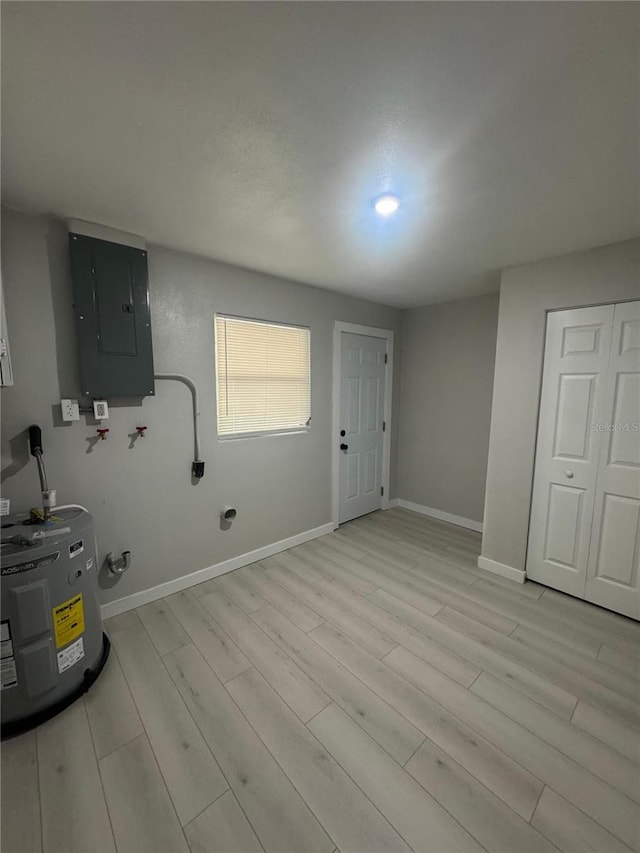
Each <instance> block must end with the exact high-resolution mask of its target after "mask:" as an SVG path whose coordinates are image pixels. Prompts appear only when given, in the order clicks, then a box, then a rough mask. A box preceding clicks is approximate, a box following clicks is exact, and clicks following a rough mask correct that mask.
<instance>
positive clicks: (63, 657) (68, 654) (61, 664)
mask: <svg viewBox="0 0 640 853" xmlns="http://www.w3.org/2000/svg"><path fill="white" fill-rule="evenodd" d="M83 657H84V643H83V642H82V637H80V639H79V640H76V641H75V643H71V645H70V646H67V648H66V649H63V650H62V651H61V652H58V672H60V673H62V672H64V671H65V670H67V669H70V668H71V667H72V666H73V665H74V663H78V661H79V660H82V658H83Z"/></svg>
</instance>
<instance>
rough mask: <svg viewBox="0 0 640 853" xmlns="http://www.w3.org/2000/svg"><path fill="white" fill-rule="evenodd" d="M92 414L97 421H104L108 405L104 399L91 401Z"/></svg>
mask: <svg viewBox="0 0 640 853" xmlns="http://www.w3.org/2000/svg"><path fill="white" fill-rule="evenodd" d="M93 416H94V418H95V419H96V420H97V421H104V420H106V419H107V418H108V417H109V406H108V405H107V401H106V400H94V401H93Z"/></svg>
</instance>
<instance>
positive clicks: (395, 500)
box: [382, 498, 398, 509]
mask: <svg viewBox="0 0 640 853" xmlns="http://www.w3.org/2000/svg"><path fill="white" fill-rule="evenodd" d="M394 506H398V498H391V499H390V500H388V501H383V502H382V509H393V508H394Z"/></svg>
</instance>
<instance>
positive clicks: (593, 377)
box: [527, 305, 614, 598]
mask: <svg viewBox="0 0 640 853" xmlns="http://www.w3.org/2000/svg"><path fill="white" fill-rule="evenodd" d="M613 314H614V307H613V305H605V306H599V307H596V308H578V309H575V310H571V311H557V312H551V313H549V316H548V319H547V338H546V346H545V358H544V371H543V378H542V392H541V399H540V418H539V422H538V443H537V450H536V467H535V474H534V483H533V495H532V502H531V520H530V527H529V548H528V556H527V576H528V577H530V578H531V579H532V580H536V581H539V582H541V583H544V584H547V585H548V586H552V587H555V588H556V589H559V590H562V591H563V592H568V593H571V594H572V595H577V596H580V597H581V598H582V597H584V594H585V585H586V579H587V564H588V558H589V540H590V536H591V525H592V521H593V510H594V497H595V493H596V480H597V474H598V462H599V456H600V451H601V446H602V444H603V440H604V433H602V432H598V431H594V430H593V429H592V427H591V425H592V424H594V423H597V422H601V421H604V420H606V417H607V413H606V405H607V402H606V397H607V395H606V388H605V383H606V378H607V371H608V364H609V350H610V344H611V329H612V325H613Z"/></svg>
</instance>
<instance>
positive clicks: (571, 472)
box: [564, 468, 573, 480]
mask: <svg viewBox="0 0 640 853" xmlns="http://www.w3.org/2000/svg"><path fill="white" fill-rule="evenodd" d="M564 473H565V474H566V476H567V477H568V479H569V480H572V479H573V471H570V470H569V469H568V468H567V470H566V471H565V472H564Z"/></svg>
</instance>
